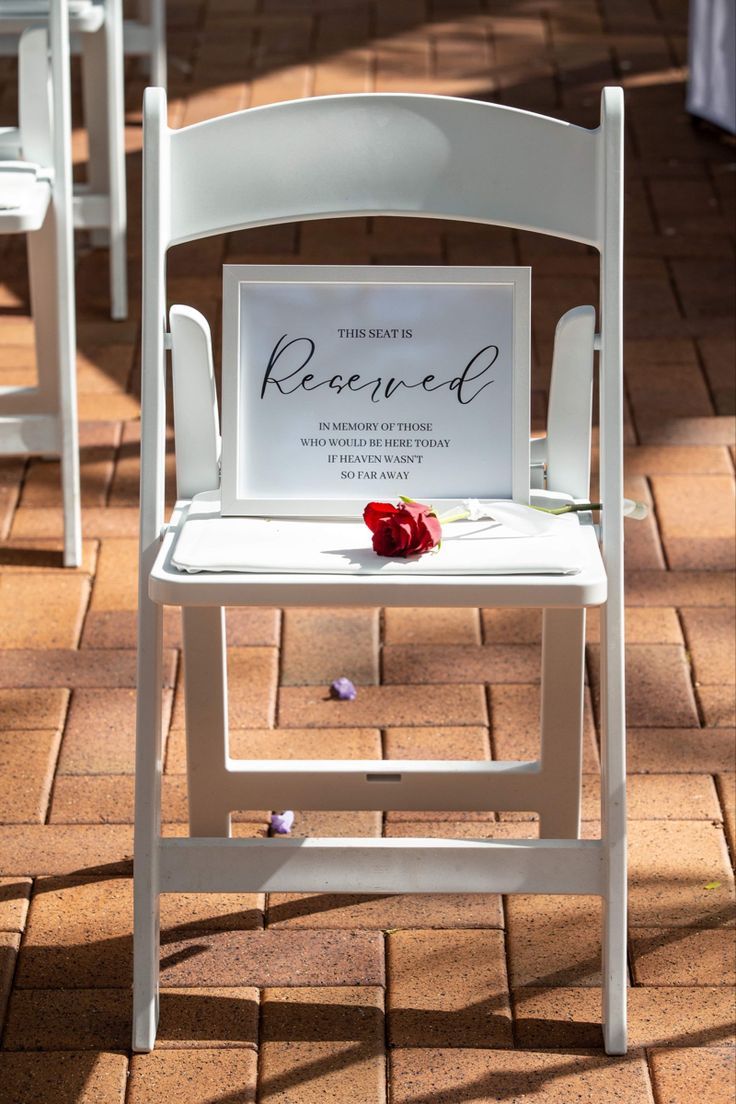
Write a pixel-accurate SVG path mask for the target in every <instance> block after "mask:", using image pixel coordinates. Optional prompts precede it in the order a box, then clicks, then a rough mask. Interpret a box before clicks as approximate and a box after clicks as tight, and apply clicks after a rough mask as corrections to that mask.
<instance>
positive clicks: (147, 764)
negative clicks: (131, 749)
mask: <svg viewBox="0 0 736 1104" xmlns="http://www.w3.org/2000/svg"><path fill="white" fill-rule="evenodd" d="M154 551H155V550H154ZM154 558H155V557H151V562H152V561H153V559H154ZM148 570H149V571H150V563H149V565H148ZM142 576H143V578H144V579H147V578H148V573H147V572H146V573H143V572H142ZM138 634H139V636H138V713H137V734H136V768H135V869H134V904H133V911H134V926H133V930H134V936H133V1050H135V1051H139V1052H141V1051H142V1052H147V1051H149V1050H152V1049H153V1046H154V1043H155V1042H156V1028H157V1026H158V974H159V928H160V921H159V888H158V885H159V883H158V844H159V838H160V835H161V771H162V733H161V723H162V706H163V699H162V688H163V662H162V644H163V618H162V611H161V607H160V606H156V605H154V603H153V602H151V601H150V600H149V599H148V598H142V599H141V606H140V615H139V623H138Z"/></svg>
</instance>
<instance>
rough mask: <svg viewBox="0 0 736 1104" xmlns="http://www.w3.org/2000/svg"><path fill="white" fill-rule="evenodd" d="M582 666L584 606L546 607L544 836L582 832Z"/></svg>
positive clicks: (571, 835)
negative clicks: (577, 607)
mask: <svg viewBox="0 0 736 1104" xmlns="http://www.w3.org/2000/svg"><path fill="white" fill-rule="evenodd" d="M584 670H585V610H584V609H547V610H545V611H544V621H543V629H542V690H541V695H542V703H541V734H542V735H541V745H542V755H541V758H542V776H543V780H544V781H543V792H544V802H545V804H544V807H543V808H542V809H540V810H539V820H540V823H539V836H540V839H577V838H578V836H579V834H580V787H581V765H582V747H583V740H582V737H583V701H584V679H583V673H584Z"/></svg>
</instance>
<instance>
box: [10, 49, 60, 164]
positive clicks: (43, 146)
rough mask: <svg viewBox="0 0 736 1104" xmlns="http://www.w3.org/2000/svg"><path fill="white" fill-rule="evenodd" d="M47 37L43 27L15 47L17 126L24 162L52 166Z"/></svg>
mask: <svg viewBox="0 0 736 1104" xmlns="http://www.w3.org/2000/svg"><path fill="white" fill-rule="evenodd" d="M49 60H50V59H49V35H48V32H47V30H46V28H45V27H37V28H34V29H32V30H28V31H24V32H23V34H22V35H21V37H20V42H19V44H18V123H19V126H20V144H21V153H22V156H23V159H24V160H25V161H34V162H36V164H38V165H47V166H51V165H53V163H54V145H53V121H52V114H51V113H52V100H51V66H50V64H49Z"/></svg>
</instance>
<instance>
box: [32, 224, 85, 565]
mask: <svg viewBox="0 0 736 1104" xmlns="http://www.w3.org/2000/svg"><path fill="white" fill-rule="evenodd" d="M71 249H72V243H71V237H70V234H69V235H67V230H66V228H65V227H63V226H60V225H59V216H58V214H57V212H56V210H55V208H54V206H53V204H52V205H51V206H50V207H49V209H48V212H47V215H46V218H45V220H44V224H43V226H42V227H41V229H40V230H37V231H36V232H35V233H33V234H29V235H28V236H27V253H28V278H29V284H30V292H31V309H32V312H33V325H34V330H35V337H36V360H37V364H38V387H37V393H36V397H35V401H36V403H37V404H38V409H39V411H48V412H49V413H53V414H55V415H56V418H57V424H58V449H59V456H60V460H61V494H62V512H63V518H64V554H63V555H64V566H65V567H78V566H79V564H80V563H81V562H82V520H81V508H80V501H81V492H80V486H79V437H78V429H77V382H76V368H77V366H76V341H75V322H74V284H73V266H72V258H71V256H65V251H67V250H68V251H69V253H71ZM68 273H72V280H71V282H70V281H69V279H68Z"/></svg>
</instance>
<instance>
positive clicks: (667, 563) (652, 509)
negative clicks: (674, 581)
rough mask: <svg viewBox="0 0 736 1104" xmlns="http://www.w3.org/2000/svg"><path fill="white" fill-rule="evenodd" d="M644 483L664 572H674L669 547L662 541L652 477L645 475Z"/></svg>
mask: <svg viewBox="0 0 736 1104" xmlns="http://www.w3.org/2000/svg"><path fill="white" fill-rule="evenodd" d="M644 483H645V485H646V489H647V492H648V494H649V498H650V500H651V506H650V507H649V512H650V514H651V517H652V521H653V522H654V528H655V533H656V537H657V545H658V547H659V551H660V552H661V554H662V560H663V561H664V570H665V571H672V570H674V569H673V568H672V566H671V564H670V560H669V556H668V555H667V546H666V544H665V542H664V541H663V540H662V526H661V523H660V519H659V508H658V506H657V495H656V493H655V490H654V486H653V484H652V479H651V476H650V475H645V476H644ZM631 524H635V522H632V523H631ZM625 556H626V553H625V552H624V563H625V562H626V560H625Z"/></svg>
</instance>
